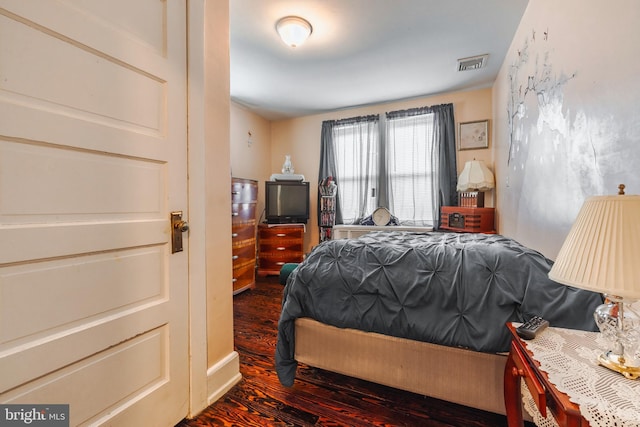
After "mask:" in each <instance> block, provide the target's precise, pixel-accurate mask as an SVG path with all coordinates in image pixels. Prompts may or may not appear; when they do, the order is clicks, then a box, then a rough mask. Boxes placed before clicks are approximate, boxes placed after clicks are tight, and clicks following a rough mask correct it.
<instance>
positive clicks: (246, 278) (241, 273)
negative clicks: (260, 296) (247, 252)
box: [232, 261, 256, 293]
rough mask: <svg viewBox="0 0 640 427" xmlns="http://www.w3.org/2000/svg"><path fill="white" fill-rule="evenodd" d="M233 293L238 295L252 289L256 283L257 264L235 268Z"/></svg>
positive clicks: (241, 265) (246, 264)
mask: <svg viewBox="0 0 640 427" xmlns="http://www.w3.org/2000/svg"><path fill="white" fill-rule="evenodd" d="M232 281H233V292H234V293H238V292H241V291H243V290H245V289H248V288H250V287H252V286H253V285H254V284H255V282H256V264H255V262H253V261H251V262H246V263H244V264H240V265H238V266H234V267H233V279H232Z"/></svg>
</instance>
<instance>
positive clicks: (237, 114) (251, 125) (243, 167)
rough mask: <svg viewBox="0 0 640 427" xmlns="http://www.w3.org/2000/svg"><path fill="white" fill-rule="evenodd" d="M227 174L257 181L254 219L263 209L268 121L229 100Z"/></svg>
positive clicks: (268, 164) (268, 171)
mask: <svg viewBox="0 0 640 427" xmlns="http://www.w3.org/2000/svg"><path fill="white" fill-rule="evenodd" d="M229 145H230V146H231V174H232V176H234V177H236V178H247V179H255V180H256V181H259V182H258V206H257V208H256V212H257V216H258V218H256V219H257V220H259V219H260V217H261V215H262V212H263V210H264V181H265V180H268V179H269V177H270V176H271V174H272V173H274V171H272V170H271V122H270V121H269V120H267V119H264V118H262V117H260V116H258V115H257V114H255V113H252V112H251V111H249V110H247V109H246V108H244V107H242V106H241V105H238V104H235V103H233V102H232V103H231V138H230V144H229Z"/></svg>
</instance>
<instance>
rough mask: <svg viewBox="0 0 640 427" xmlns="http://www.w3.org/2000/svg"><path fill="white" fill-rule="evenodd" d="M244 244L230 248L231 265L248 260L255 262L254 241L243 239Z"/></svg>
mask: <svg viewBox="0 0 640 427" xmlns="http://www.w3.org/2000/svg"><path fill="white" fill-rule="evenodd" d="M244 243H245V244H244V245H242V246H236V247H233V248H232V251H231V254H232V255H231V259H232V260H233V266H234V267H235V266H236V265H240V264H244V263H246V262H248V261H251V262H253V263H255V259H256V245H255V242H250V241H248V240H245V241H244Z"/></svg>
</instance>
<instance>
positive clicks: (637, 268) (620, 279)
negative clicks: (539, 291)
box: [549, 195, 640, 299]
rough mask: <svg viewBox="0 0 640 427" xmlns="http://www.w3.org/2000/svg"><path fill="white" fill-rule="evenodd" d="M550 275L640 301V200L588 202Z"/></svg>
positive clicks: (601, 198) (602, 198) (600, 198)
mask: <svg viewBox="0 0 640 427" xmlns="http://www.w3.org/2000/svg"><path fill="white" fill-rule="evenodd" d="M549 277H550V278H551V280H555V281H556V282H560V283H563V284H565V285H569V286H574V287H577V288H582V289H588V290H591V291H596V292H601V293H604V294H609V295H615V296H618V297H622V298H629V299H638V298H640V196H631V195H628V196H626V195H618V196H597V197H591V198H589V199H588V200H587V201H586V202H585V203H584V205H583V206H582V209H581V210H580V212H579V213H578V217H577V218H576V221H575V223H574V224H573V227H572V228H571V230H570V231H569V235H568V236H567V239H566V240H565V242H564V244H563V245H562V248H561V249H560V252H559V253H558V257H557V259H556V261H555V263H554V265H553V267H552V268H551V271H550V272H549Z"/></svg>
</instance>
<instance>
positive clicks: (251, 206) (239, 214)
mask: <svg viewBox="0 0 640 427" xmlns="http://www.w3.org/2000/svg"><path fill="white" fill-rule="evenodd" d="M231 223H232V224H251V225H255V223H256V204H255V203H233V204H232V205H231Z"/></svg>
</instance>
